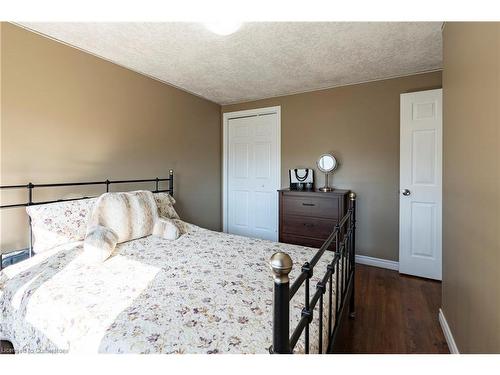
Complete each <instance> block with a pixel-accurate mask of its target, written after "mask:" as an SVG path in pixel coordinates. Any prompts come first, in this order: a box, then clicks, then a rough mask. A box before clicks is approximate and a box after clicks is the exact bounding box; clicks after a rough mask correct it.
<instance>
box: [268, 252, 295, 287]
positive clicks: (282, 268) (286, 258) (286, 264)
mask: <svg viewBox="0 0 500 375" xmlns="http://www.w3.org/2000/svg"><path fill="white" fill-rule="evenodd" d="M269 264H270V266H271V270H272V271H273V277H274V282H275V283H276V284H284V283H288V282H289V279H288V274H289V273H290V271H291V270H292V267H293V262H292V258H290V255H288V254H287V253H283V252H277V253H274V254H273V256H272V257H271V260H270V262H269Z"/></svg>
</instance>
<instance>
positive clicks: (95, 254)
mask: <svg viewBox="0 0 500 375" xmlns="http://www.w3.org/2000/svg"><path fill="white" fill-rule="evenodd" d="M117 242H118V236H117V235H116V233H115V232H114V231H113V230H112V229H109V228H106V227H103V226H100V225H97V226H95V227H93V228H92V230H90V231H89V233H87V236H86V237H85V242H84V245H83V256H84V257H85V259H86V260H87V261H88V262H91V263H99V262H104V261H105V260H106V259H108V258H109V257H110V256H111V254H112V253H113V250H114V249H115V247H116V244H117Z"/></svg>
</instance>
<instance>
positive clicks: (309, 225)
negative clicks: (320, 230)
mask: <svg viewBox="0 0 500 375" xmlns="http://www.w3.org/2000/svg"><path fill="white" fill-rule="evenodd" d="M304 226H305V227H307V228H312V227H314V224H312V223H304Z"/></svg>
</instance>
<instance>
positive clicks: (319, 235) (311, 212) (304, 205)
mask: <svg viewBox="0 0 500 375" xmlns="http://www.w3.org/2000/svg"><path fill="white" fill-rule="evenodd" d="M278 194H279V201H280V223H279V225H280V228H279V241H280V242H285V243H290V244H295V245H303V246H310V247H316V248H319V247H321V245H322V244H323V242H325V240H326V239H327V238H328V236H329V235H330V234H331V233H332V231H333V229H334V228H335V225H336V224H337V223H338V221H339V220H340V219H342V217H343V216H344V215H345V214H346V212H347V209H348V199H349V190H338V189H335V190H333V191H331V192H327V193H324V192H321V191H317V190H314V191H296V190H290V189H282V190H279V191H278ZM334 248H335V244H332V245H331V246H330V249H332V250H333V249H334Z"/></svg>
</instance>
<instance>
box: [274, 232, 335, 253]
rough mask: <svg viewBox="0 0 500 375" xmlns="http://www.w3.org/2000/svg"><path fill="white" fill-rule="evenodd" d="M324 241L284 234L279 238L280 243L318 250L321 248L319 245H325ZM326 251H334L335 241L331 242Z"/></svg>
mask: <svg viewBox="0 0 500 375" xmlns="http://www.w3.org/2000/svg"><path fill="white" fill-rule="evenodd" d="M325 240H326V239H325ZM325 240H320V239H318V238H309V237H302V236H296V235H292V234H285V233H283V234H282V235H281V238H280V242H284V243H289V244H294V245H300V246H308V247H314V248H316V249H319V248H320V247H321V245H323V243H325ZM328 250H335V241H334V242H332V244H331V245H330V246H329V247H328Z"/></svg>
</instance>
